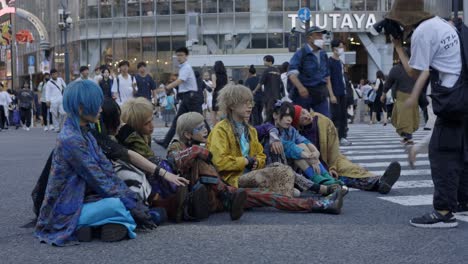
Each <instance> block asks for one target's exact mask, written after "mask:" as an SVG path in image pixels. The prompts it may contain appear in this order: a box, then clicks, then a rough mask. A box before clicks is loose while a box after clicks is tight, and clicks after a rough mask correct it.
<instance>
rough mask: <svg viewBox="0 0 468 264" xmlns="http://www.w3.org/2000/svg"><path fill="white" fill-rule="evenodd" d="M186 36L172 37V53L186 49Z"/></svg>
mask: <svg viewBox="0 0 468 264" xmlns="http://www.w3.org/2000/svg"><path fill="white" fill-rule="evenodd" d="M185 40H186V39H185V36H174V37H172V51H175V50H176V49H178V48H182V47H185Z"/></svg>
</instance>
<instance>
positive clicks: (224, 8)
mask: <svg viewBox="0 0 468 264" xmlns="http://www.w3.org/2000/svg"><path fill="white" fill-rule="evenodd" d="M218 6H219V13H232V12H233V11H234V2H233V0H219V5H218Z"/></svg>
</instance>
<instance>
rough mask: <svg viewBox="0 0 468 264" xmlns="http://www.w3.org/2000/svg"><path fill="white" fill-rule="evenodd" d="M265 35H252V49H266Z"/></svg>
mask: <svg viewBox="0 0 468 264" xmlns="http://www.w3.org/2000/svg"><path fill="white" fill-rule="evenodd" d="M266 47H267V36H266V34H252V49H266Z"/></svg>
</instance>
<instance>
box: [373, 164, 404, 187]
mask: <svg viewBox="0 0 468 264" xmlns="http://www.w3.org/2000/svg"><path fill="white" fill-rule="evenodd" d="M400 174H401V165H400V163H398V162H397V161H394V162H392V163H390V165H389V166H388V167H387V169H386V170H385V173H384V174H383V176H382V177H381V178H380V180H379V183H378V186H379V187H378V188H379V189H378V192H379V193H381V194H387V193H389V192H390V190H391V189H392V187H393V185H394V184H395V182H396V181H398V178H400Z"/></svg>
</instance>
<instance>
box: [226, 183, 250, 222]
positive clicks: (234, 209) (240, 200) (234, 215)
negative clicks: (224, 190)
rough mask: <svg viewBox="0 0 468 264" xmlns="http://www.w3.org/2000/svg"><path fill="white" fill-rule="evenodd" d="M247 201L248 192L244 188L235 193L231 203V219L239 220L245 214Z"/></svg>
mask: <svg viewBox="0 0 468 264" xmlns="http://www.w3.org/2000/svg"><path fill="white" fill-rule="evenodd" d="M246 201H247V193H246V192H245V191H244V190H239V191H238V192H237V193H236V194H234V198H233V199H232V205H231V213H230V215H231V220H232V221H236V220H239V219H240V218H241V217H242V215H243V214H244V204H245V202H246Z"/></svg>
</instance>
